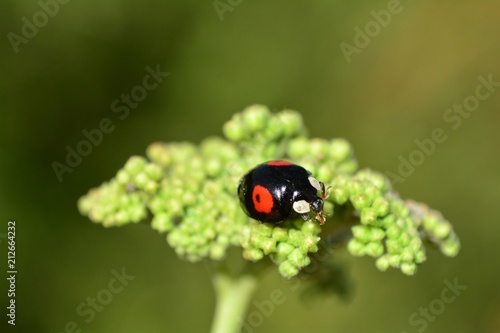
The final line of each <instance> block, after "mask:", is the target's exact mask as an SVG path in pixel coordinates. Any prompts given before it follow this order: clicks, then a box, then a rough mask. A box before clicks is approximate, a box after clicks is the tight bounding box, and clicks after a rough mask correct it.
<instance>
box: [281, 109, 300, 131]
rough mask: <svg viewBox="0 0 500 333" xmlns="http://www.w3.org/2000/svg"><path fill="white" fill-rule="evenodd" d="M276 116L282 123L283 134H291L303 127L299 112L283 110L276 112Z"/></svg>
mask: <svg viewBox="0 0 500 333" xmlns="http://www.w3.org/2000/svg"><path fill="white" fill-rule="evenodd" d="M278 118H279V120H280V121H281V123H282V124H283V130H284V135H286V136H293V135H295V134H297V133H300V132H301V131H302V130H303V129H302V127H303V121H302V116H301V115H300V113H298V112H296V111H292V110H283V111H282V112H280V113H279V114H278Z"/></svg>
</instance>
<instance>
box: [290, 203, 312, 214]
mask: <svg viewBox="0 0 500 333" xmlns="http://www.w3.org/2000/svg"><path fill="white" fill-rule="evenodd" d="M293 210H294V211H296V212H297V213H299V214H305V213H309V212H310V211H311V206H310V205H309V203H308V202H307V201H305V200H299V201H295V202H294V203H293Z"/></svg>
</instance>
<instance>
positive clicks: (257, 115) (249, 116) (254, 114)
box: [243, 105, 270, 132]
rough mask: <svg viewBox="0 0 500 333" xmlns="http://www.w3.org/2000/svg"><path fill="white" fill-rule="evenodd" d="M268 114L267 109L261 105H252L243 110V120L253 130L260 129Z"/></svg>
mask: <svg viewBox="0 0 500 333" xmlns="http://www.w3.org/2000/svg"><path fill="white" fill-rule="evenodd" d="M269 116H270V114H269V109H268V108H267V107H265V106H263V105H252V106H249V107H247V108H246V109H245V110H243V121H244V122H245V124H246V126H248V128H249V129H250V130H251V131H253V132H258V131H260V130H262V129H263V128H264V127H265V125H266V123H267V121H268V119H269Z"/></svg>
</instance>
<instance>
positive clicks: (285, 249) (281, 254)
mask: <svg viewBox="0 0 500 333" xmlns="http://www.w3.org/2000/svg"><path fill="white" fill-rule="evenodd" d="M293 250H295V246H293V245H290V244H288V243H279V244H278V246H277V247H276V253H277V255H278V258H282V260H280V261H283V260H285V258H287V257H288V255H289V254H290V253H292V251H293Z"/></svg>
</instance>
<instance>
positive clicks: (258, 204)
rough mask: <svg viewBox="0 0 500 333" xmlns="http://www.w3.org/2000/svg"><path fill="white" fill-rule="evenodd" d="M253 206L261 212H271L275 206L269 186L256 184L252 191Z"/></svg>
mask: <svg viewBox="0 0 500 333" xmlns="http://www.w3.org/2000/svg"><path fill="white" fill-rule="evenodd" d="M252 201H253V206H254V208H255V210H256V211H258V212H259V213H264V214H269V213H270V212H271V210H272V209H273V206H274V200H273V196H272V195H271V193H270V192H269V190H268V189H267V188H265V187H264V186H260V185H255V187H254V188H253V191H252Z"/></svg>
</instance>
